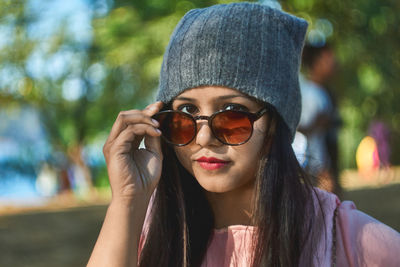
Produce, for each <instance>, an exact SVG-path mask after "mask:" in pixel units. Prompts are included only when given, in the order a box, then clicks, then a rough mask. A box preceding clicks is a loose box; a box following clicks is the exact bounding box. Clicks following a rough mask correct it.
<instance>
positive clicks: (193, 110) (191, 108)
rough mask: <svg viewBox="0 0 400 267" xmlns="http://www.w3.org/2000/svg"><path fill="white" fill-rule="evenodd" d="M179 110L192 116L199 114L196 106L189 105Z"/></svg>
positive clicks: (182, 106)
mask: <svg viewBox="0 0 400 267" xmlns="http://www.w3.org/2000/svg"><path fill="white" fill-rule="evenodd" d="M178 110H180V111H182V112H185V113H188V114H192V115H193V114H195V113H197V112H198V108H197V107H196V106H194V105H188V104H185V105H181V106H179V107H178Z"/></svg>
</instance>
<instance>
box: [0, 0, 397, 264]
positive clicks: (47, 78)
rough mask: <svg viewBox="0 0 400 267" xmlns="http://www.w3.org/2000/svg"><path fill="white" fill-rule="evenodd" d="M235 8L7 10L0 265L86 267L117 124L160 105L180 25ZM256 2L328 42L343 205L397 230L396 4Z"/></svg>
mask: <svg viewBox="0 0 400 267" xmlns="http://www.w3.org/2000/svg"><path fill="white" fill-rule="evenodd" d="M227 2H232V1H222V0H221V1H206V0H203V1H200V0H198V1H180V0H168V1H167V0H147V1H145V0H134V1H132V0H131V1H128V0H114V1H113V0H68V1H62V0H0V266H84V265H85V264H86V262H87V260H88V258H89V255H90V251H91V249H92V248H93V245H94V243H95V240H96V237H97V234H98V232H99V229H100V227H101V223H102V220H103V217H104V215H105V210H106V205H107V202H108V200H109V198H110V191H109V184H108V179H107V171H106V166H105V161H104V158H103V155H102V146H103V144H104V142H105V140H106V138H107V135H108V132H109V130H110V129H111V126H112V124H113V122H114V120H115V118H116V116H117V114H118V113H119V111H121V110H126V109H133V108H135V109H141V108H143V107H145V106H146V105H147V104H149V103H150V102H152V100H153V99H154V93H155V91H156V88H157V84H158V75H159V71H160V66H161V62H162V55H163V52H164V49H165V47H166V45H167V43H168V39H169V35H170V34H171V32H172V30H173V28H174V26H175V25H176V23H177V22H178V21H179V19H180V18H181V17H182V16H183V15H184V14H185V13H186V12H187V11H188V10H190V9H192V8H196V7H206V6H209V5H212V4H217V3H227ZM259 2H261V3H262V4H266V5H270V6H274V7H277V8H282V9H283V10H285V11H287V12H290V13H292V14H295V15H297V16H300V17H303V18H305V19H306V20H307V21H308V22H309V30H308V37H307V43H309V44H311V45H314V46H323V45H325V44H327V43H329V46H330V48H331V49H332V51H333V53H334V55H335V62H334V65H335V73H334V75H332V77H331V78H330V79H329V80H328V81H327V82H325V83H324V87H326V88H327V90H328V92H329V94H330V95H331V97H332V98H331V99H332V102H333V103H334V106H335V109H336V111H337V113H338V117H339V118H340V120H339V123H338V125H339V126H338V127H337V130H338V131H337V156H336V158H337V168H336V169H337V177H338V178H339V180H338V181H339V183H340V186H341V188H342V191H341V193H340V194H341V198H342V199H350V200H353V201H354V202H355V204H356V205H357V207H358V208H359V209H360V210H362V211H365V212H367V213H368V214H370V215H372V216H374V217H376V218H377V219H379V220H381V221H383V222H385V223H386V224H388V225H390V226H391V227H393V228H394V229H396V230H397V231H400V167H398V166H400V138H399V137H400V105H399V103H398V99H400V90H399V89H400V87H399V82H400V78H399V73H400V50H399V49H398V48H399V44H400V27H399V25H400V16H398V14H399V13H400V2H399V1H397V0H387V1H383V2H382V1H376V0H353V1H339V0H289V1H273V0H270V1H267V0H264V1H259ZM396 14H397V15H396Z"/></svg>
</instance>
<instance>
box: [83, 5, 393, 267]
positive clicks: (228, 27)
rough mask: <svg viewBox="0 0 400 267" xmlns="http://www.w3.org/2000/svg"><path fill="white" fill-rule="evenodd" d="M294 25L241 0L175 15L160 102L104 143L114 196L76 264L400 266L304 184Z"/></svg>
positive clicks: (300, 28) (378, 233)
mask: <svg viewBox="0 0 400 267" xmlns="http://www.w3.org/2000/svg"><path fill="white" fill-rule="evenodd" d="M306 28H307V23H306V21H305V20H303V19H300V18H297V17H295V16H292V15H290V14H288V13H285V12H282V11H279V10H276V9H272V8H269V7H267V6H264V5H259V4H251V3H235V4H228V5H216V6H211V7H208V8H203V9H194V10H191V11H189V12H188V13H187V14H186V15H185V16H184V17H183V18H182V19H181V21H180V22H179V23H178V25H177V26H176V28H175V30H174V32H173V34H172V35H171V39H170V42H169V45H168V47H167V49H166V52H165V54H164V60H163V63H162V68H161V74H160V83H159V88H158V94H157V100H159V101H157V102H155V103H152V104H150V105H149V106H147V107H146V108H145V109H144V110H128V111H122V112H121V113H120V114H119V115H118V117H117V119H116V121H115V123H114V125H113V127H112V129H111V132H110V135H109V137H108V139H107V141H106V143H105V145H104V148H103V152H104V156H105V159H106V163H107V168H108V174H109V180H110V184H111V191H112V200H111V203H110V205H109V207H108V210H107V214H106V217H105V220H104V223H103V227H102V229H101V231H100V234H99V237H98V240H97V242H96V245H95V247H94V250H93V252H92V255H91V257H90V260H89V263H88V266H96V267H99V266H144V267H154V266H163V267H164V266H211V267H220V266H222V267H223V266H307V267H309V266H336V265H337V266H354V265H357V266H368V265H369V266H398V265H399V264H400V256H399V254H398V251H400V234H399V233H397V232H396V231H394V230H393V229H391V228H389V227H388V226H386V225H384V224H382V223H380V222H378V221H375V220H374V219H372V218H371V217H369V216H368V215H366V214H364V213H362V212H360V211H358V210H357V209H356V208H355V206H354V204H353V203H352V202H349V201H344V202H340V201H339V199H338V198H337V197H336V196H335V195H334V194H332V193H329V192H326V191H323V190H321V189H317V188H315V187H313V186H312V185H311V183H310V177H309V175H308V174H307V173H306V172H305V171H304V170H303V169H302V168H301V166H300V164H299V162H298V161H297V159H296V157H295V154H294V152H293V149H292V146H291V143H292V140H293V138H294V135H295V132H296V127H297V124H298V121H299V119H300V111H301V96H300V89H299V82H298V69H299V64H300V54H301V50H302V46H303V41H304V35H305V32H306ZM143 139H144V146H143V147H142V146H140V143H141V142H142V140H143Z"/></svg>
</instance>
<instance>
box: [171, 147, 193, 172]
mask: <svg viewBox="0 0 400 267" xmlns="http://www.w3.org/2000/svg"><path fill="white" fill-rule="evenodd" d="M174 150H175V154H176V157H177V158H178V160H179V162H180V163H181V164H182V166H183V167H184V168H185V169H186V170H187V171H188V172H190V173H191V174H192V175H194V173H193V166H192V161H191V160H190V154H188V153H187V152H186V151H185V147H182V148H179V147H176V148H174Z"/></svg>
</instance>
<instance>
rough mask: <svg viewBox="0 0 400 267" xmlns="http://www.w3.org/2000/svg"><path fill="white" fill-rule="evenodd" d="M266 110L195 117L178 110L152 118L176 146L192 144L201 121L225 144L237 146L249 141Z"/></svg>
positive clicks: (163, 136)
mask: <svg viewBox="0 0 400 267" xmlns="http://www.w3.org/2000/svg"><path fill="white" fill-rule="evenodd" d="M267 111H268V109H267V108H266V107H265V108H263V109H261V110H260V111H258V112H256V113H251V112H246V111H238V110H222V111H218V112H215V113H214V114H212V115H211V116H192V115H190V114H188V113H185V112H182V111H178V110H165V111H161V112H158V113H156V114H155V115H153V116H152V118H153V119H155V120H157V121H158V122H159V123H160V127H159V128H160V130H161V132H162V138H163V139H164V140H165V141H166V142H167V143H169V144H172V145H175V146H185V145H187V144H189V143H190V142H192V140H193V139H194V138H195V137H196V134H197V122H196V121H198V120H206V121H208V126H209V127H210V129H211V132H212V133H213V135H214V136H215V138H216V139H218V141H220V142H221V143H222V144H224V145H230V146H238V145H242V144H244V143H246V142H247V141H249V139H250V137H251V135H252V134H253V124H254V122H255V121H256V120H258V119H259V118H261V116H262V115H264V114H265V113H266V112H267Z"/></svg>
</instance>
